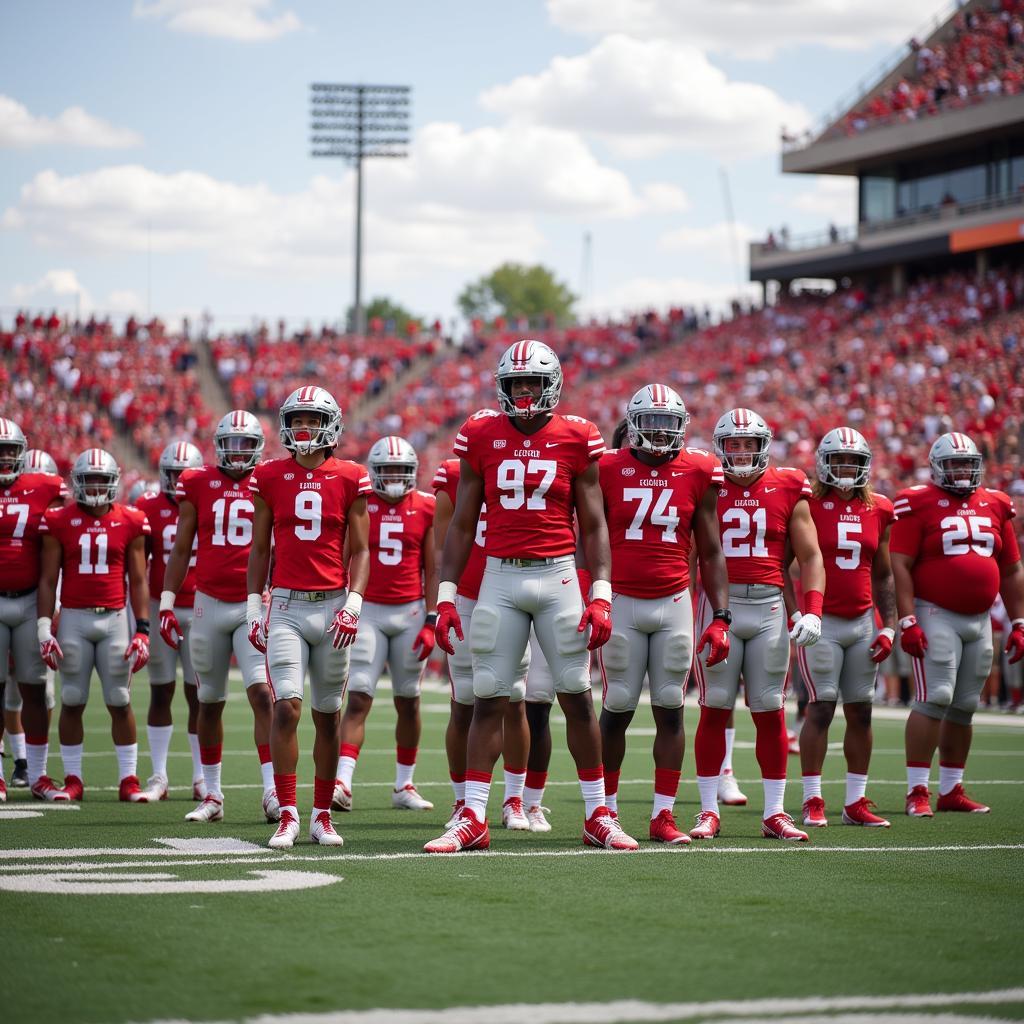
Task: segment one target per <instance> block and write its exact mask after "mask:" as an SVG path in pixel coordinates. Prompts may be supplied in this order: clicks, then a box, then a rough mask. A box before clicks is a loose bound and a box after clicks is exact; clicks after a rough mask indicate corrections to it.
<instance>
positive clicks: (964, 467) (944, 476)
mask: <svg viewBox="0 0 1024 1024" xmlns="http://www.w3.org/2000/svg"><path fill="white" fill-rule="evenodd" d="M982 468H983V467H982V458H981V456H980V455H954V456H948V457H947V458H944V459H933V460H932V464H931V469H932V480H933V482H934V483H935V484H936V485H937V486H938V487H941V488H942V489H943V490H944V491H949V492H950V493H951V494H956V495H957V496H959V497H966V496H967V495H968V494H973V493H974V492H975V491H976V490H977V489H978V488H979V487H980V486H981V473H982Z"/></svg>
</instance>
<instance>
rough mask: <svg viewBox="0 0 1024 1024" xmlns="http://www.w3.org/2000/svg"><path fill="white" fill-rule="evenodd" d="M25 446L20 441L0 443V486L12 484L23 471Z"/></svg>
mask: <svg viewBox="0 0 1024 1024" xmlns="http://www.w3.org/2000/svg"><path fill="white" fill-rule="evenodd" d="M25 451H26V446H25V445H24V444H23V443H22V442H20V441H4V442H3V443H0V485H3V486H7V485H8V484H13V483H14V481H15V480H17V479H18V477H19V476H21V474H22V472H23V470H24V469H25Z"/></svg>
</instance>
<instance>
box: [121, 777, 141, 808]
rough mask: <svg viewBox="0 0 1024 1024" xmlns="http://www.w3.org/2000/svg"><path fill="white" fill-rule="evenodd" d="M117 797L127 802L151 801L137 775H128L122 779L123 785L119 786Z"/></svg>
mask: <svg viewBox="0 0 1024 1024" xmlns="http://www.w3.org/2000/svg"><path fill="white" fill-rule="evenodd" d="M117 799H118V800H120V801H121V802H122V803H125V804H145V803H149V799H148V798H147V797H146V794H145V792H144V791H143V789H142V786H141V785H139V777H138V776H137V775H126V776H125V777H124V778H123V779H122V780H121V785H120V786H118V787H117Z"/></svg>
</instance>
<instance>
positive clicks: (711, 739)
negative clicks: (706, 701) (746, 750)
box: [693, 707, 730, 777]
mask: <svg viewBox="0 0 1024 1024" xmlns="http://www.w3.org/2000/svg"><path fill="white" fill-rule="evenodd" d="M729 715H730V711H729V709H728V708H709V707H702V708H701V709H700V721H699V722H698V723H697V735H696V736H695V737H694V740H693V755H694V758H695V759H696V761H697V774H698V775H703V776H705V777H706V776H710V775H719V774H721V771H722V762H723V761H724V760H725V723H726V722H728V721H729Z"/></svg>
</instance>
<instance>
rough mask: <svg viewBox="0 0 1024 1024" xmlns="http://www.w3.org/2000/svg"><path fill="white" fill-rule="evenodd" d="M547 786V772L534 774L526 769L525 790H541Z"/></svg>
mask: <svg viewBox="0 0 1024 1024" xmlns="http://www.w3.org/2000/svg"><path fill="white" fill-rule="evenodd" d="M547 784H548V773H547V772H535V771H531V770H530V769H529V768H527V769H526V788H527V789H543V788H544V787H545V786H546V785H547Z"/></svg>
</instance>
